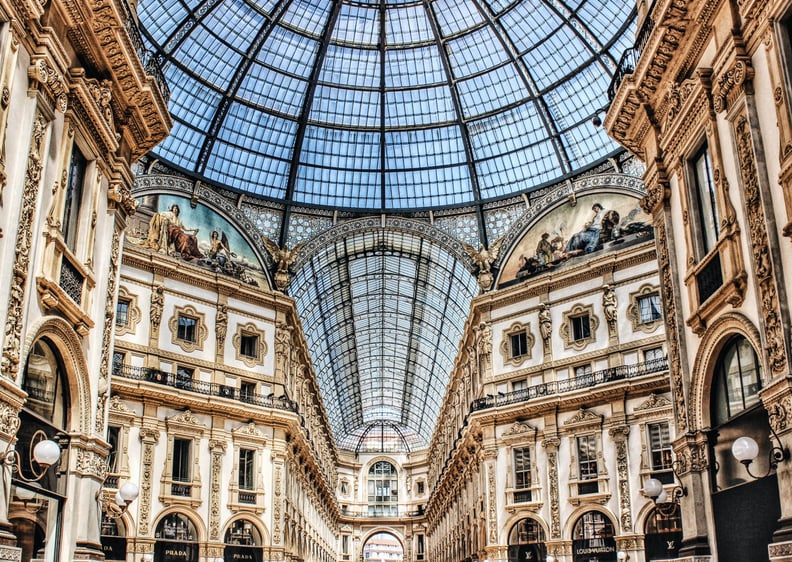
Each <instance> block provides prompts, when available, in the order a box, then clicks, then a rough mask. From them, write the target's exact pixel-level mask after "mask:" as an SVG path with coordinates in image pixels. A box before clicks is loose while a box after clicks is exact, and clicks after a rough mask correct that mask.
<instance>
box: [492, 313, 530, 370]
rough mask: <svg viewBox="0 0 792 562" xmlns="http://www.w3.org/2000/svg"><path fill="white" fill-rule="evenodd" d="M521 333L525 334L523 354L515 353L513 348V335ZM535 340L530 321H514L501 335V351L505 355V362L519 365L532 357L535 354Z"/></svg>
mask: <svg viewBox="0 0 792 562" xmlns="http://www.w3.org/2000/svg"><path fill="white" fill-rule="evenodd" d="M521 333H524V334H525V343H526V348H525V353H524V354H522V355H514V350H513V349H512V336H516V335H519V334H521ZM535 341H536V340H535V338H534V335H533V334H532V333H531V324H530V323H526V324H523V323H521V322H514V323H513V324H512V325H511V326H509V327H508V328H507V329H505V330H503V333H502V335H501V344H500V352H501V355H502V356H503V364H504V365H512V366H513V367H519V366H520V365H522V364H523V363H525V362H526V361H528V360H529V359H531V357H532V356H533V347H534V342H535Z"/></svg>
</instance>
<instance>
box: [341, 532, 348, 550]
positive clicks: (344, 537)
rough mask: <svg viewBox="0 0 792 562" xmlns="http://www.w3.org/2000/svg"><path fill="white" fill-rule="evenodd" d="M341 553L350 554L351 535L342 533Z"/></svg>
mask: <svg viewBox="0 0 792 562" xmlns="http://www.w3.org/2000/svg"><path fill="white" fill-rule="evenodd" d="M341 554H349V535H341Z"/></svg>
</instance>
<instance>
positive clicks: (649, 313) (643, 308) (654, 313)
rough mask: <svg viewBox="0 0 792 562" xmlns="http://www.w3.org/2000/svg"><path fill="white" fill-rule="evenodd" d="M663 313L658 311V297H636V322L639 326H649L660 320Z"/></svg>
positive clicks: (656, 295) (655, 295)
mask: <svg viewBox="0 0 792 562" xmlns="http://www.w3.org/2000/svg"><path fill="white" fill-rule="evenodd" d="M662 317H663V313H662V312H661V311H660V295H658V294H654V295H645V296H642V297H638V321H639V322H640V323H641V324H651V323H652V322H654V321H655V320H660V318H662Z"/></svg>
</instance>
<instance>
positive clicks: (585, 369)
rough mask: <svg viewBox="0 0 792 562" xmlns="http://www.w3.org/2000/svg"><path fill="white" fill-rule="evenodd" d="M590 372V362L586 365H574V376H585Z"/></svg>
mask: <svg viewBox="0 0 792 562" xmlns="http://www.w3.org/2000/svg"><path fill="white" fill-rule="evenodd" d="M590 374H591V363H589V364H588V365H578V366H577V367H575V378H579V377H585V376H586V375H590Z"/></svg>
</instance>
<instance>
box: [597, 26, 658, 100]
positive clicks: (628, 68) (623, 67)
mask: <svg viewBox="0 0 792 562" xmlns="http://www.w3.org/2000/svg"><path fill="white" fill-rule="evenodd" d="M654 28H655V22H654V19H652V16H651V14H650V15H648V16H647V17H646V19H645V20H644V22H643V25H641V30H640V31H639V32H638V35H637V36H636V38H635V43H634V44H633V46H632V47H630V48H628V49H627V50H626V51H624V53H622V56H621V58H620V59H619V64H618V65H617V66H616V72H615V73H614V74H613V77H612V78H611V83H610V85H609V86H608V104H609V105H610V103H611V102H612V101H613V100H614V98H615V97H616V93H617V92H618V91H619V86H621V83H622V81H623V80H624V77H625V76H627V75H628V74H632V73H633V72H635V69H636V68H637V67H638V59H639V58H641V54H642V53H643V51H644V49H645V48H646V45H647V44H648V43H649V37H651V35H652V31H654Z"/></svg>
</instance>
